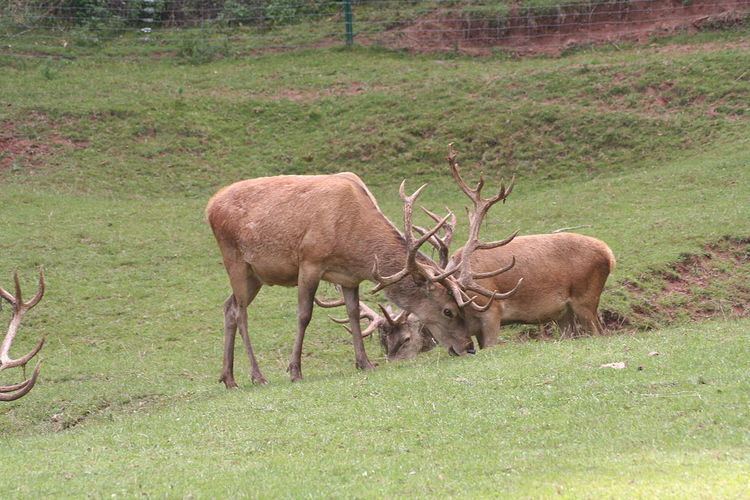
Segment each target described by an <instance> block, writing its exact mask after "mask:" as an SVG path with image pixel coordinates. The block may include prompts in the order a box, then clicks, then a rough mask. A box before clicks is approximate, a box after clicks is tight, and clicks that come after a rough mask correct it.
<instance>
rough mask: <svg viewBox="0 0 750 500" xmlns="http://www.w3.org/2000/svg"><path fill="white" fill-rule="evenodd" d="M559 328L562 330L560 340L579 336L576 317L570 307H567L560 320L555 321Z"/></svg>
mask: <svg viewBox="0 0 750 500" xmlns="http://www.w3.org/2000/svg"><path fill="white" fill-rule="evenodd" d="M555 324H556V325H557V328H558V329H559V330H560V338H561V339H564V338H566V337H575V336H576V335H577V334H578V325H577V323H576V316H575V314H574V313H573V309H572V308H571V306H570V305H567V306H566V307H565V312H563V314H562V316H560V318H559V319H558V320H556V321H555Z"/></svg>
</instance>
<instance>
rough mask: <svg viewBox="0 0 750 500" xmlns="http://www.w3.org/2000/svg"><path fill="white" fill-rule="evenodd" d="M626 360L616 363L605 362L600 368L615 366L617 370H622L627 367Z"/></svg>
mask: <svg viewBox="0 0 750 500" xmlns="http://www.w3.org/2000/svg"><path fill="white" fill-rule="evenodd" d="M625 366H626V365H625V362H624V361H618V362H616V363H605V364H603V365H601V366H600V367H599V368H614V369H615V370H622V369H623V368H625Z"/></svg>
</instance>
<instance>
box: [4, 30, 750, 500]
mask: <svg viewBox="0 0 750 500" xmlns="http://www.w3.org/2000/svg"><path fill="white" fill-rule="evenodd" d="M747 35H748V33H747V31H744V32H743V31H737V32H733V33H721V34H704V35H702V36H701V37H700V38H695V39H690V40H681V44H680V45H679V46H678V45H674V44H672V45H670V44H669V43H666V42H664V43H660V44H658V45H654V46H649V47H634V48H626V49H623V50H615V49H610V50H588V51H581V52H577V53H575V54H571V55H569V56H567V57H564V58H560V59H533V60H520V61H512V60H511V61H509V60H506V59H505V58H503V57H497V58H480V59H468V58H461V57H452V58H446V57H445V56H414V55H408V54H403V53H393V52H386V51H381V50H366V49H357V50H353V51H345V50H339V49H321V50H316V51H304V52H296V53H283V54H265V55H255V56H252V57H250V56H248V57H235V55H236V52H235V49H236V46H235V45H233V43H232V40H231V39H230V40H228V42H227V45H226V46H222V49H221V50H223V51H224V50H225V51H226V54H227V55H226V56H223V58H222V59H220V60H214V61H211V62H205V63H203V64H185V62H190V61H188V60H187V59H189V58H190V54H187V55H183V57H179V56H177V55H174V56H173V55H171V54H168V55H162V56H157V54H155V53H154V52H153V50H151V49H149V50H148V51H147V50H144V49H143V46H138V47H135V48H132V47H130V48H129V47H128V45H127V44H126V43H124V41H122V40H114V41H113V42H112V44H111V45H109V44H106V45H105V46H104V47H99V48H98V49H97V51H94V50H93V49H91V48H82V49H78V48H75V47H74V48H67V47H66V48H64V50H65V51H68V52H67V58H61V59H37V58H27V57H16V56H14V55H12V56H9V55H5V56H2V57H0V64H2V71H0V88H2V89H3V92H2V93H0V145H2V151H0V205H1V206H2V207H3V210H2V216H1V217H0V286H4V287H6V288H7V287H9V286H10V275H11V271H12V270H13V269H19V270H20V272H21V275H22V280H23V286H24V290H25V291H26V293H27V295H28V294H31V293H32V291H33V288H34V283H35V272H36V268H37V267H38V266H40V265H44V267H45V271H46V274H47V279H48V283H49V289H48V293H47V295H46V296H45V298H44V300H43V301H42V302H41V303H40V305H39V306H37V308H36V309H34V310H33V311H32V312H31V313H29V315H28V316H27V318H26V319H25V320H24V323H23V325H22V327H21V333H20V336H19V338H18V341H17V344H16V345H15V346H14V353H17V352H19V353H20V352H24V350H25V349H28V348H30V347H31V345H33V343H34V342H35V341H36V339H37V338H38V337H39V336H40V335H46V336H47V339H48V344H47V345H46V346H45V348H44V350H43V351H42V356H43V357H44V364H43V368H42V376H41V379H40V382H39V384H38V386H37V387H36V388H35V389H34V391H33V392H32V393H31V394H30V395H29V396H27V397H26V398H24V399H22V400H20V401H18V402H16V403H11V404H4V405H3V406H1V407H0V436H2V440H3V447H2V449H1V450H0V486H1V487H2V488H3V489H2V491H4V492H6V494H7V495H9V496H40V495H45V496H61V495H62V496H84V495H91V496H109V495H111V494H122V495H126V496H135V495H138V494H141V493H143V494H148V495H161V496H188V495H195V496H197V495H201V496H218V495H221V496H229V495H232V496H239V495H242V494H245V495H248V496H250V495H252V496H303V495H309V496H331V495H337V496H375V495H377V496H396V495H402V496H413V495H420V494H422V495H424V494H427V495H430V494H432V495H435V496H438V495H439V496H445V495H455V496H489V495H496V494H498V493H503V494H507V495H516V496H518V495H525V496H551V495H555V494H563V495H569V496H574V497H580V496H597V497H598V496H625V495H628V496H630V495H632V496H647V495H648V496H651V495H659V496H685V495H705V496H729V497H738V496H745V495H747V492H748V483H747V477H748V474H749V473H750V461H749V460H748V456H750V453H748V452H749V451H750V442H749V441H748V438H749V436H750V424H748V422H750V418H749V417H750V415H748V408H749V407H750V405H748V403H749V402H750V401H748V394H750V392H749V391H748V389H750V387H749V385H750V375H749V374H748V371H747V359H748V355H750V342H749V339H748V336H747V333H746V332H747V331H748V327H749V326H750V323H749V322H748V320H747V319H741V320H740V319H736V316H738V315H742V314H745V313H744V312H743V311H746V310H747V307H748V306H747V299H746V297H747V293H748V289H747V285H746V283H747V276H748V269H747V268H748V266H747V246H746V243H745V244H744V245H745V246H742V245H743V244H742V243H741V244H739V246H736V247H734V246H733V247H731V249H730V247H729V246H728V245H729V243H727V242H722V243H718V245H716V246H715V247H711V248H712V250H711V251H712V252H714V253H716V254H726V253H728V252H730V253H732V255H736V256H737V259H736V261H737V263H732V262H730V261H717V262H716V264H715V265H713V266H712V267H711V269H714V268H715V269H716V273H715V274H712V275H711V276H710V277H709V280H708V285H707V286H701V285H700V283H694V282H690V281H687V282H686V289H692V290H693V292H692V293H695V295H696V296H698V295H701V294H703V295H705V294H709V295H711V297H712V299H715V302H716V303H717V304H721V307H722V308H723V310H726V311H727V313H726V314H720V313H719V312H717V313H716V314H714V316H718V317H719V318H721V319H722V320H721V321H708V322H701V323H697V322H694V321H693V319H694V318H691V317H686V316H684V315H680V314H676V315H672V314H648V310H647V309H644V307H643V306H644V304H648V303H658V304H659V305H660V307H662V308H665V309H666V308H677V309H679V308H681V307H683V306H685V307H687V306H688V305H689V304H690V303H691V302H692V301H693V297H692V295H686V296H679V297H678V296H670V295H659V293H660V291H662V290H663V289H664V287H665V284H666V283H667V282H668V280H669V279H674V278H673V277H672V278H670V274H673V273H678V272H681V271H680V270H679V269H677V268H675V267H674V263H675V262H678V261H679V260H680V259H681V256H682V255H683V254H702V253H704V252H706V247H705V246H706V245H707V244H714V243H716V242H720V241H722V237H724V236H732V237H735V238H740V239H742V238H747V237H748V236H750V217H748V215H750V214H748V200H750V147H748V146H750V144H749V143H748V137H750V134H749V132H750V121H749V119H748V117H749V116H750V108H748V103H749V102H750V75H748V74H747V73H746V72H745V69H744V68H747V67H750V56H749V55H748V51H747V46H746V37H747ZM185 36H187V35H185ZM27 41H28V42H29V46H32V45H33V42H32V39H31V38H28V39H27ZM61 47H62V46H61ZM61 50H62V49H61ZM79 50H80V52H78V51H79ZM128 51H129V52H128ZM21 52H24V53H25V49H22V50H21ZM114 54H121V55H122V57H113V55H114ZM196 54H197V55H200V51H198V52H196ZM208 59H210V58H207V59H206V60H208ZM194 62H201V61H194ZM451 141H455V143H456V146H457V148H458V149H459V151H460V152H461V156H460V160H461V162H462V165H463V166H464V169H465V170H466V173H467V176H469V177H475V176H477V175H478V173H479V171H480V170H484V172H485V173H486V174H487V177H488V182H489V183H490V184H493V185H494V184H496V183H497V182H498V181H499V180H500V178H501V177H503V176H505V177H506V178H507V176H509V175H510V174H513V173H514V174H515V175H516V178H517V187H516V189H515V190H514V193H513V195H512V196H511V198H510V199H509V200H508V202H507V203H506V204H505V205H503V206H499V207H496V208H495V209H494V213H493V216H492V217H491V218H490V220H488V221H487V224H486V227H485V228H484V234H485V235H486V236H487V238H492V237H500V236H505V235H506V234H507V233H509V232H510V231H512V230H514V229H520V230H521V231H522V232H523V233H527V234H528V233H536V232H548V231H551V230H554V229H557V228H560V227H570V226H579V225H586V226H591V227H586V228H582V229H581V231H583V232H586V233H587V234H591V235H594V236H596V237H599V238H601V239H603V240H605V241H606V242H607V243H609V244H610V246H611V247H612V249H613V250H614V252H615V254H616V255H617V257H618V268H617V270H616V272H615V274H614V275H613V276H612V277H611V279H610V281H609V283H608V287H607V289H606V290H605V294H604V296H603V299H602V308H603V309H607V310H611V311H615V312H617V313H619V314H621V315H622V316H624V317H627V318H629V319H631V322H632V325H631V326H632V328H633V329H637V328H644V327H650V328H657V329H656V330H650V331H647V332H640V333H633V332H632V331H629V332H628V333H626V334H623V335H613V336H610V337H605V338H588V339H581V340H576V341H560V342H528V343H521V342H509V343H507V344H505V345H504V346H502V347H499V348H497V349H493V350H488V351H483V352H481V353H480V354H478V355H477V356H475V357H470V358H462V359H452V358H449V357H448V355H447V354H446V353H445V352H444V351H442V350H435V351H433V352H430V353H428V354H426V355H425V356H423V357H421V358H420V359H418V360H416V361H414V362H407V363H402V364H386V363H385V361H384V360H383V357H382V355H381V354H380V352H379V348H378V346H377V344H376V343H375V342H372V343H370V342H368V343H367V347H368V350H369V354H370V356H371V358H373V359H374V360H377V361H379V362H380V365H381V366H380V367H379V369H378V370H376V371H375V372H373V373H368V374H361V373H356V372H355V370H354V368H353V352H352V348H351V346H350V341H349V340H348V338H347V335H346V333H345V332H344V331H343V330H341V329H340V328H339V327H337V326H334V325H332V324H330V323H329V322H328V320H327V319H326V315H325V314H320V313H319V312H318V313H317V315H316V317H315V318H314V320H313V324H312V325H311V327H310V330H309V334H308V335H307V337H306V339H305V349H304V355H305V357H304V361H303V363H304V373H305V376H306V381H305V382H303V383H301V384H295V385H292V384H290V383H289V382H288V379H287V375H286V373H285V372H284V370H285V368H286V364H287V360H288V356H289V353H290V351H291V344H292V337H293V335H292V332H293V329H294V318H295V294H294V293H293V292H292V291H291V290H288V289H280V288H264V289H263V290H262V291H261V293H260V295H259V297H258V299H257V300H256V302H255V303H254V304H253V307H252V310H251V319H250V325H251V327H250V328H251V336H252V338H253V342H254V346H255V347H256V350H257V352H258V354H259V361H260V363H261V366H262V367H263V369H264V372H265V375H266V376H267V377H268V378H269V380H270V381H271V386H270V387H267V388H257V387H252V386H251V385H250V383H249V379H248V377H247V376H242V375H241V374H242V373H244V372H245V370H246V367H247V363H246V361H245V359H244V356H242V355H241V354H240V351H239V350H238V355H237V365H238V366H237V375H238V382H239V383H240V384H241V388H240V389H239V390H238V391H234V392H227V391H225V390H224V389H223V387H222V386H220V385H219V384H218V382H217V378H218V374H219V371H220V365H221V350H222V341H221V312H220V306H221V303H222V300H223V299H224V298H225V296H226V295H227V293H228V289H229V288H228V285H227V282H226V277H225V274H224V270H223V268H222V266H221V263H220V259H219V255H218V251H217V249H216V248H215V243H214V242H213V239H212V236H211V234H210V231H209V229H208V227H207V226H206V224H205V223H204V221H203V213H202V211H203V207H204V205H205V202H206V200H207V199H208V197H209V196H210V195H211V194H212V193H213V192H214V191H215V190H216V189H217V188H219V187H220V186H222V185H225V184H227V183H230V182H232V181H234V180H237V179H240V178H245V177H251V176H258V175H273V174H281V173H315V172H336V171H343V170H350V171H354V172H357V173H358V174H359V175H361V177H362V178H363V179H364V180H365V182H366V183H367V184H368V185H369V186H371V188H372V190H373V192H374V193H375V195H376V196H377V198H378V200H379V201H380V203H381V205H382V207H383V209H384V211H385V212H386V213H387V214H388V215H389V216H390V217H391V218H392V219H393V220H394V221H397V222H398V221H399V212H400V202H399V201H398V197H397V195H396V191H397V187H398V183H399V182H400V180H401V179H402V178H408V186H410V187H411V186H414V187H416V186H417V185H419V184H420V183H421V182H426V181H429V182H430V187H429V188H428V189H427V191H426V192H425V195H424V203H425V204H426V205H427V206H429V207H431V208H433V209H435V210H438V209H440V208H441V207H442V206H444V205H446V204H447V205H448V206H450V207H453V208H454V209H455V210H457V213H459V215H460V214H461V212H460V211H458V209H459V208H460V207H461V206H463V205H465V201H464V199H463V198H462V195H461V194H460V193H459V192H458V189H457V188H456V187H455V186H454V185H453V184H452V181H451V179H450V176H449V175H448V173H447V170H446V168H447V167H446V165H445V163H444V160H443V156H444V155H445V152H446V145H447V144H448V143H449V142H451ZM463 236H465V235H464V234H463V233H459V234H458V235H457V240H458V241H460V239H461V237H463ZM730 250H731V251H730ZM743 252H744V254H743ZM691 287H692V288H691ZM652 294H653V295H652ZM743 294H744V295H743ZM738 297H739V299H738ZM742 297H745V298H744V299H743V298H742ZM738 300H739V302H738ZM742 301H745V302H744V304H743V303H742ZM732 306H742V307H744V309H742V310H741V311H739V312H738V311H734V310H732ZM636 311H642V313H640V312H636ZM0 314H2V320H3V321H5V319H6V318H7V315H8V308H7V307H5V308H3V310H2V311H0ZM652 351H658V352H659V353H660V354H659V355H658V356H649V355H648V353H649V352H652ZM615 361H625V362H627V364H628V366H627V368H626V369H624V370H612V369H605V368H599V367H600V365H602V364H604V363H609V362H615ZM639 367H641V368H642V369H639ZM14 371H15V370H8V371H7V372H3V377H4V378H2V383H8V382H10V381H11V380H16V379H13V378H11V377H20V374H17V373H11V372H14ZM21 471H24V472H21ZM23 473H25V474H27V475H26V476H25V477H23V478H22V476H21V474H23Z"/></svg>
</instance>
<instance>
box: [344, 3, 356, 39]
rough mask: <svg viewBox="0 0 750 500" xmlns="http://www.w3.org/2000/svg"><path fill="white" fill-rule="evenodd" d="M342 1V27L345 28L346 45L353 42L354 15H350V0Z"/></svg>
mask: <svg viewBox="0 0 750 500" xmlns="http://www.w3.org/2000/svg"><path fill="white" fill-rule="evenodd" d="M343 2H344V27H345V28H346V46H347V47H351V46H352V45H353V44H354V16H353V15H352V0H343Z"/></svg>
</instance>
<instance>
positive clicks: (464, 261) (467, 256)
mask: <svg viewBox="0 0 750 500" xmlns="http://www.w3.org/2000/svg"><path fill="white" fill-rule="evenodd" d="M457 157H458V152H457V151H456V150H455V149H454V148H453V143H451V144H449V145H448V158H447V159H448V164H449V165H450V167H451V173H452V175H453V179H454V180H455V181H456V183H457V184H458V186H459V187H460V188H461V190H462V191H463V192H464V193H465V194H466V196H468V197H469V199H470V200H471V201H472V203H473V205H474V209H473V210H469V239H468V241H467V243H466V245H464V247H463V252H462V255H461V261H460V262H459V263H458V264H456V268H455V269H456V270H458V276H457V277H455V278H453V279H451V280H446V282H445V284H446V286H448V288H450V290H451V292H452V293H453V296H454V298H455V299H456V301H457V302H458V304H459V306H461V307H464V306H465V305H466V304H471V305H472V307H474V308H475V309H476V310H478V311H486V310H487V309H488V308H489V307H490V305H491V304H492V301H493V300H495V299H507V298H509V297H511V296H512V295H513V294H514V293H516V290H518V286H519V285H520V284H521V283H522V282H523V278H521V279H519V280H518V283H516V286H514V287H513V289H512V290H510V291H508V292H504V293H501V292H498V291H494V292H493V291H490V290H488V289H486V288H485V287H483V286H482V285H480V284H478V283H477V282H476V281H475V280H477V279H484V278H490V277H492V276H497V275H498V274H502V273H504V272H506V271H508V270H510V269H512V268H513V266H514V265H515V263H516V260H515V257H514V258H513V259H512V261H511V263H510V265H508V266H505V267H503V268H500V269H497V270H495V271H489V272H483V273H472V271H471V268H470V261H471V255H472V254H473V253H474V251H475V250H477V249H482V250H486V249H491V248H496V247H499V246H503V245H507V244H508V243H510V242H511V241H513V238H515V237H516V234H518V231H516V232H515V233H513V234H512V235H510V236H509V237H507V238H505V239H504V240H499V241H493V242H490V243H483V242H480V241H479V230H480V228H481V226H482V221H483V220H484V217H485V216H486V215H487V212H488V211H489V209H490V208H491V207H492V206H493V205H494V204H496V203H497V202H499V201H502V202H503V203H505V199H506V198H507V197H508V196H509V195H510V193H511V192H512V191H513V183H514V180H515V179H511V181H510V184H509V185H508V187H507V188H506V187H505V183H504V182H501V184H500V190H499V191H498V193H497V194H496V195H495V196H492V197H490V198H482V188H483V187H484V177H483V176H482V175H480V177H479V182H478V183H477V186H476V187H475V188H474V189H472V188H470V187H469V186H468V185H467V184H466V182H465V181H464V180H463V178H462V177H461V172H460V170H459V166H458V161H457V160H456V158H457ZM469 291H471V292H474V293H477V294H479V295H483V296H485V297H487V298H489V299H490V300H489V301H488V302H487V303H486V304H485V305H484V306H478V305H477V304H476V303H475V302H474V297H469V296H468V295H467V293H466V292H469Z"/></svg>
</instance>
